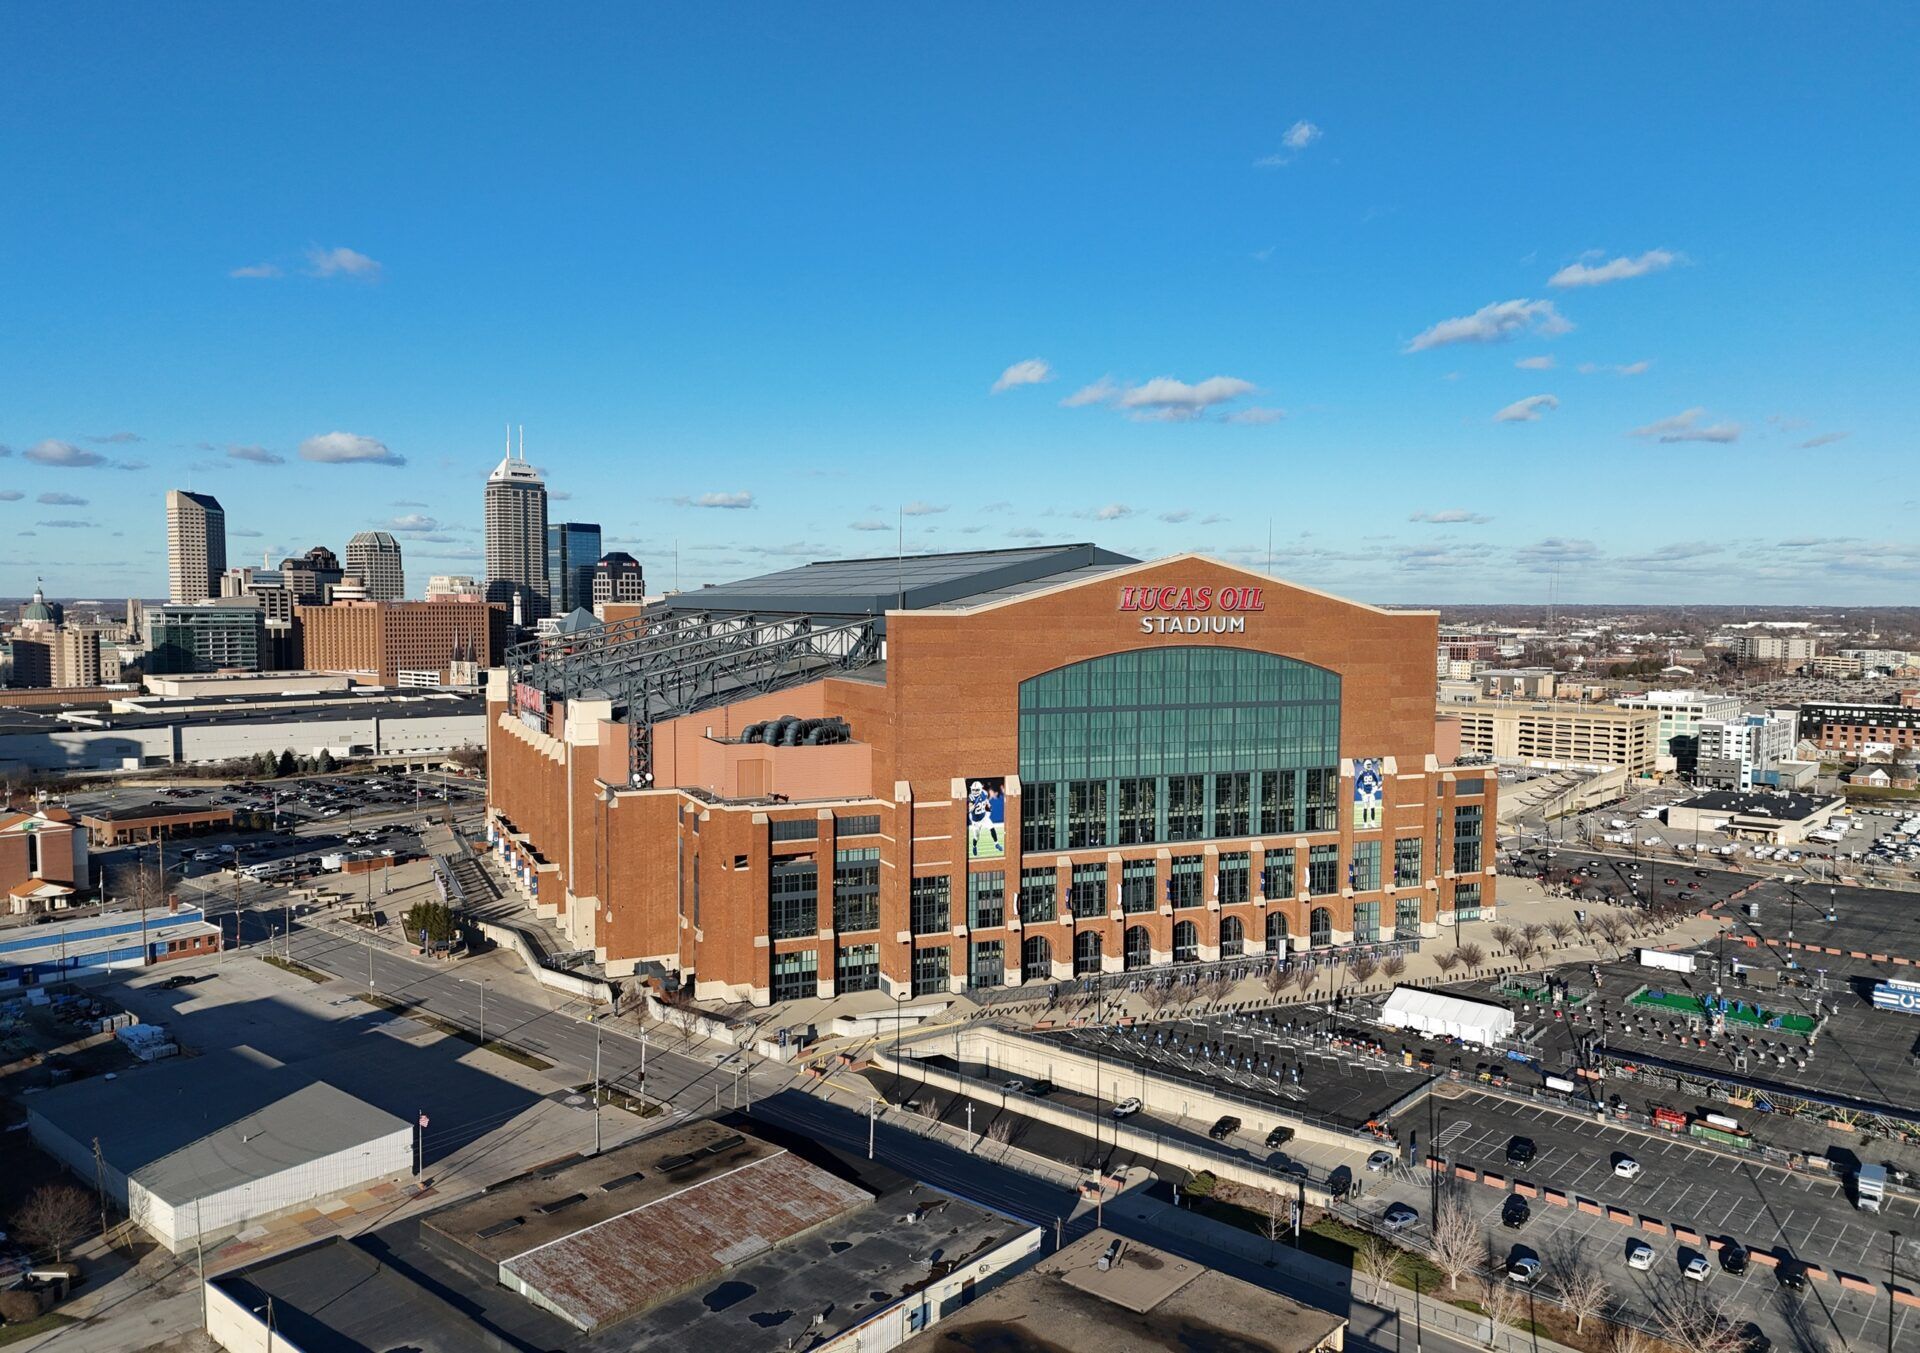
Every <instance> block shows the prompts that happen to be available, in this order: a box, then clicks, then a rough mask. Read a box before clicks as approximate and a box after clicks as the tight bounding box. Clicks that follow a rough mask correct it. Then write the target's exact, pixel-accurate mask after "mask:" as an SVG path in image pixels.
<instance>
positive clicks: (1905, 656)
mask: <svg viewBox="0 0 1920 1353" xmlns="http://www.w3.org/2000/svg"><path fill="white" fill-rule="evenodd" d="M1840 653H1841V656H1843V657H1847V658H1853V659H1855V660H1857V661H1858V662H1859V664H1860V668H1861V670H1862V671H1868V672H1899V671H1903V670H1905V669H1906V668H1909V667H1920V657H1916V656H1915V655H1913V654H1912V653H1909V652H1908V651H1907V650H1905V649H1903V648H1843V649H1841V650H1840Z"/></svg>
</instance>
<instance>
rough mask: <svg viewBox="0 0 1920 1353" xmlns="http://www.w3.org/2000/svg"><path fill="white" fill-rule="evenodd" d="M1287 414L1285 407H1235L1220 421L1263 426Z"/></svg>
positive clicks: (1243, 425) (1247, 425)
mask: <svg viewBox="0 0 1920 1353" xmlns="http://www.w3.org/2000/svg"><path fill="white" fill-rule="evenodd" d="M1286 416H1287V411H1286V410H1285V409H1263V408H1251V409H1235V410H1234V411H1233V412H1232V413H1230V414H1228V415H1227V416H1226V417H1225V418H1222V419H1221V420H1220V421H1221V422H1223V423H1237V424H1239V425H1240V426H1241V427H1264V426H1265V425H1266V424H1268V423H1277V422H1279V421H1280V420H1281V419H1282V418H1285V417H1286Z"/></svg>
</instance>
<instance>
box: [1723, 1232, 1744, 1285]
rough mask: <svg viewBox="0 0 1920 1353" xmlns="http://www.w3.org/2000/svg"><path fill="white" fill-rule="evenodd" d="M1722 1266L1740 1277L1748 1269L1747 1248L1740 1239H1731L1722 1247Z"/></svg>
mask: <svg viewBox="0 0 1920 1353" xmlns="http://www.w3.org/2000/svg"><path fill="white" fill-rule="evenodd" d="M1720 1267H1721V1268H1723V1269H1725V1270H1726V1271H1727V1272H1728V1273H1731V1274H1732V1275H1733V1276H1734V1277H1736V1278H1737V1277H1739V1276H1740V1275H1741V1274H1742V1273H1745V1272H1746V1271H1747V1249H1746V1246H1744V1245H1742V1244H1741V1243H1740V1242H1739V1241H1737V1240H1733V1239H1729V1240H1728V1241H1727V1243H1726V1244H1724V1245H1722V1246H1721V1247H1720Z"/></svg>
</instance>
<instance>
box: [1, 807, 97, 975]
mask: <svg viewBox="0 0 1920 1353" xmlns="http://www.w3.org/2000/svg"><path fill="white" fill-rule="evenodd" d="M88 873H89V870H88V866H87V834H86V832H84V831H82V830H81V829H80V826H79V824H78V823H76V822H75V821H74V820H73V814H72V813H70V812H68V811H67V810H66V809H65V808H42V809H40V810H39V811H37V812H31V813H16V812H10V811H8V810H7V809H6V808H5V807H4V806H0V897H4V898H5V899H6V906H7V910H8V911H10V912H12V913H13V914H15V915H20V914H22V913H25V912H37V911H51V910H55V909H58V908H61V907H66V906H70V905H72V903H73V901H74V898H75V897H76V896H77V895H78V894H80V893H83V892H85V891H86V890H87V887H88ZM0 961H4V960H0Z"/></svg>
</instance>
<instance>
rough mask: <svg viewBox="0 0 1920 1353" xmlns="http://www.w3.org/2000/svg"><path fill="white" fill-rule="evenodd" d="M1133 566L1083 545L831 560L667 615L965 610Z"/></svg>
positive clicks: (731, 588)
mask: <svg viewBox="0 0 1920 1353" xmlns="http://www.w3.org/2000/svg"><path fill="white" fill-rule="evenodd" d="M1138 562H1140V561H1139V560H1137V559H1134V558H1132V557H1131V556H1129V555H1124V554H1116V553H1114V552H1113V551H1112V550H1104V549H1101V548H1100V547H1099V546H1098V545H1093V544H1089V543H1085V542H1081V543H1076V544H1067V545H1036V546H1033V547H1031V548H1028V549H1012V550H972V551H966V552H962V553H957V554H911V555H906V556H904V557H896V556H892V555H887V556H883V557H880V558H874V559H832V560H823V561H820V562H816V563H811V564H803V565H801V566H800V567H798V568H790V569H783V570H781V571H780V572H778V573H767V574H762V575H761V576H760V577H758V578H742V579H739V580H738V581H736V582H730V583H719V584H716V585H715V586H713V587H701V588H696V589H694V590H693V591H690V592H677V593H675V594H673V595H672V596H669V597H668V598H666V600H665V602H664V603H662V604H663V605H664V606H665V607H666V608H667V609H668V610H669V611H695V612H698V611H736V612H754V613H758V614H767V615H838V616H849V617H851V616H877V615H885V614H886V613H887V612H888V611H896V610H908V611H914V610H922V609H925V608H927V607H932V606H943V605H950V604H956V603H964V604H968V605H972V604H975V603H976V602H977V601H981V600H988V599H993V598H994V597H995V596H996V595H998V594H1005V595H1012V594H1013V593H1011V592H1009V591H1008V589H1031V588H1033V587H1038V586H1052V585H1053V584H1054V583H1057V582H1064V581H1068V580H1070V579H1073V578H1074V577H1075V576H1076V575H1081V576H1086V575H1085V574H1084V572H1083V571H1085V570H1093V571H1095V572H1103V571H1106V570H1108V569H1113V568H1118V567H1121V566H1123V565H1127V564H1136V563H1138Z"/></svg>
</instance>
